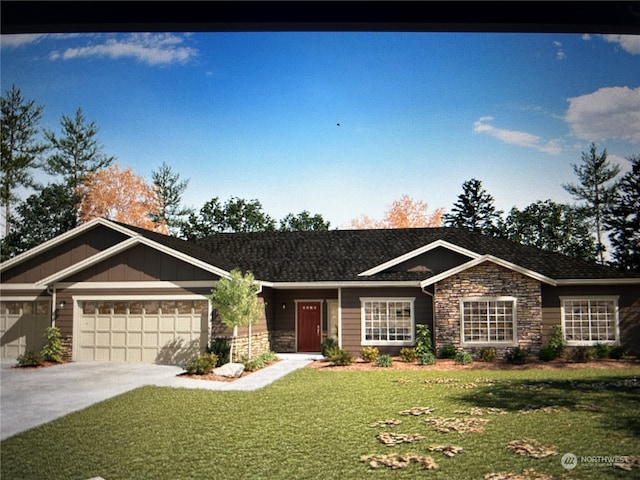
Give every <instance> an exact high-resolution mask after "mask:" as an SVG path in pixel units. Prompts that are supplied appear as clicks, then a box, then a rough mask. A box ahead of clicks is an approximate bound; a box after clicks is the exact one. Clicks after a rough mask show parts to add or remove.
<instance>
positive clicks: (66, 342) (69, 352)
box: [60, 335, 73, 362]
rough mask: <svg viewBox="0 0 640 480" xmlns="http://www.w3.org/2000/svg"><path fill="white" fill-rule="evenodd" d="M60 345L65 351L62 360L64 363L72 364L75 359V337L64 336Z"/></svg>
mask: <svg viewBox="0 0 640 480" xmlns="http://www.w3.org/2000/svg"><path fill="white" fill-rule="evenodd" d="M60 343H61V344H62V348H63V349H64V353H63V354H62V360H63V361H64V362H70V361H71V360H72V359H73V337H72V336H71V335H67V336H63V337H62V338H60Z"/></svg>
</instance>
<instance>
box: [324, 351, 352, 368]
mask: <svg viewBox="0 0 640 480" xmlns="http://www.w3.org/2000/svg"><path fill="white" fill-rule="evenodd" d="M327 354H328V358H329V360H331V363H333V364H334V365H351V364H352V363H353V355H351V353H350V352H349V351H348V350H345V349H344V348H340V347H338V346H335V347H334V348H332V349H331V350H329V351H328V352H327Z"/></svg>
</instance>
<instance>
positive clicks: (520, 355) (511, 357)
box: [504, 347, 529, 365]
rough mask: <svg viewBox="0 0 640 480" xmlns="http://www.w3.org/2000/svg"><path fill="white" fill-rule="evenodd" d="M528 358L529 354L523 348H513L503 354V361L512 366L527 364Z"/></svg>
mask: <svg viewBox="0 0 640 480" xmlns="http://www.w3.org/2000/svg"><path fill="white" fill-rule="evenodd" d="M528 356H529V353H528V352H527V351H526V350H525V349H524V348H521V347H513V348H511V349H509V350H507V351H506V352H505V354H504V360H505V361H506V362H507V363H512V364H514V365H522V364H523V363H526V362H527V357H528Z"/></svg>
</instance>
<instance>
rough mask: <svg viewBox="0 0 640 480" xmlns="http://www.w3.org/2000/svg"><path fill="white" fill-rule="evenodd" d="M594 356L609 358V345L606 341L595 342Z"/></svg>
mask: <svg viewBox="0 0 640 480" xmlns="http://www.w3.org/2000/svg"><path fill="white" fill-rule="evenodd" d="M594 351H595V354H596V358H609V355H610V353H611V346H610V345H607V344H606V343H597V344H596V346H595V347H594Z"/></svg>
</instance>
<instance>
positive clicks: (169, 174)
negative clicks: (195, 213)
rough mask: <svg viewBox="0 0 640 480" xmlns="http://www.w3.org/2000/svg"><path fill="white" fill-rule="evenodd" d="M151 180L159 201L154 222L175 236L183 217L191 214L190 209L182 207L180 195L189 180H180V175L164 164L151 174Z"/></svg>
mask: <svg viewBox="0 0 640 480" xmlns="http://www.w3.org/2000/svg"><path fill="white" fill-rule="evenodd" d="M151 179H152V180H153V184H154V185H155V187H156V192H157V194H158V197H159V201H160V211H159V213H158V217H157V218H155V219H154V221H155V222H156V223H164V224H165V225H166V226H167V229H168V230H169V233H171V234H172V235H176V234H177V233H178V231H179V228H180V226H181V225H182V223H183V219H184V218H185V216H186V215H189V213H191V210H190V209H188V208H185V207H183V206H182V194H183V193H184V191H185V190H186V189H187V186H188V185H189V180H188V179H187V180H180V174H179V173H176V172H174V171H173V170H172V169H171V167H170V166H169V165H167V164H166V163H164V162H162V165H161V166H160V168H158V170H154V171H153V172H151Z"/></svg>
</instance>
